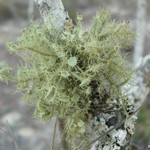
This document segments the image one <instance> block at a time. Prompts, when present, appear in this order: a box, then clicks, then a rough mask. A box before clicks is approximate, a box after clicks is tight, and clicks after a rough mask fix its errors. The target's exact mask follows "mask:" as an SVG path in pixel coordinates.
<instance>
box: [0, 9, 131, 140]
mask: <svg viewBox="0 0 150 150" xmlns="http://www.w3.org/2000/svg"><path fill="white" fill-rule="evenodd" d="M76 23H77V25H76V26H75V27H74V30H73V31H71V32H69V31H67V30H64V31H63V32H62V33H59V32H57V31H56V30H55V29H51V30H48V29H47V28H46V26H45V25H37V24H34V23H32V24H31V25H30V26H29V27H27V28H26V29H24V30H23V32H22V34H21V36H20V37H19V38H18V40H17V41H16V42H14V43H9V44H8V47H9V50H10V51H13V52H15V53H17V54H18V55H20V56H21V57H22V58H23V60H25V63H23V64H24V65H19V66H18V68H17V71H16V72H15V73H12V68H9V67H2V66H1V69H0V80H3V81H8V80H13V81H15V82H16V85H17V91H21V92H22V93H23V96H24V99H26V100H28V101H29V102H34V103H35V105H36V108H35V116H36V117H38V118H41V119H50V118H51V117H52V116H57V117H58V118H61V119H65V120H66V131H67V136H68V137H67V138H68V139H69V140H70V141H74V139H75V138H77V137H82V136H86V126H87V124H88V120H89V119H90V118H92V117H94V116H96V115H98V114H99V113H101V112H103V111H104V110H106V109H107V104H108V103H111V101H113V100H114V99H116V100H118V99H122V101H125V98H126V97H125V96H124V95H122V92H121V87H122V86H123V85H124V84H126V83H127V82H128V80H129V78H130V76H131V74H132V71H131V70H130V69H129V66H127V65H126V63H125V60H124V59H123V58H122V56H121V54H120V50H121V49H122V48H124V47H126V46H129V45H130V44H132V42H133V39H134V33H133V32H131V31H130V29H129V28H128V25H127V24H126V23H124V22H123V23H116V22H115V21H111V20H110V14H109V13H108V12H107V11H104V10H103V11H101V12H98V13H97V14H96V16H95V17H94V18H93V24H92V26H91V28H89V29H88V30H84V29H83V26H82V22H81V18H80V17H79V16H78V17H77V20H76ZM123 98H124V99H123Z"/></svg>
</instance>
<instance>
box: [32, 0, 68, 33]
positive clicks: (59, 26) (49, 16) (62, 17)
mask: <svg viewBox="0 0 150 150" xmlns="http://www.w3.org/2000/svg"><path fill="white" fill-rule="evenodd" d="M35 4H36V5H37V7H38V8H39V10H40V13H41V16H42V19H43V21H44V23H45V25H46V26H47V28H48V29H51V28H53V27H54V28H55V29H56V30H58V31H62V30H63V27H64V24H65V23H66V22H67V21H68V19H69V16H68V14H67V12H65V9H64V6H63V3H62V1H61V0H35Z"/></svg>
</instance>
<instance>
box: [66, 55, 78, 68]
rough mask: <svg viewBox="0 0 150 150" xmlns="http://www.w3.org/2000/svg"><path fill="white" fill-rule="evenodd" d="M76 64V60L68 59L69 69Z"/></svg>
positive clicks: (73, 58)
mask: <svg viewBox="0 0 150 150" xmlns="http://www.w3.org/2000/svg"><path fill="white" fill-rule="evenodd" d="M76 64H77V58H76V57H70V58H69V59H68V65H69V66H71V67H74V66H75V65H76Z"/></svg>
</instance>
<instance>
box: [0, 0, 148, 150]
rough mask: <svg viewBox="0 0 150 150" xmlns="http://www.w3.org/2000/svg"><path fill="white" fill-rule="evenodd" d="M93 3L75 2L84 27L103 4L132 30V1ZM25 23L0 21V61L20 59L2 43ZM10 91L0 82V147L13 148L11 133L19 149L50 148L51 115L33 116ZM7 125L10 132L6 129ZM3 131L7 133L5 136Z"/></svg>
mask: <svg viewBox="0 0 150 150" xmlns="http://www.w3.org/2000/svg"><path fill="white" fill-rule="evenodd" d="M66 1H67V0H66ZM94 2H95V3H94V4H93V3H90V1H88V2H86V1H85V2H84V1H83V2H82V3H81V1H80V3H79V4H78V5H77V10H78V12H80V14H82V15H84V17H85V19H84V20H85V26H87V27H88V26H89V25H90V23H89V20H90V19H91V18H92V16H93V15H94V14H95V12H96V10H98V9H99V8H100V7H104V8H108V9H109V10H110V11H111V12H112V17H113V18H114V19H116V20H118V21H123V20H127V21H129V25H130V27H131V28H132V29H133V30H135V23H136V22H135V20H136V4H135V2H134V1H133V0H131V1H128V2H125V1H123V2H121V1H120V2H119V0H114V1H113V2H112V1H110V0H106V1H104V0H103V1H101V3H100V4H101V5H100V4H99V3H98V2H97V1H96V0H95V1H94ZM129 2H130V3H129ZM70 8H71V7H70ZM68 10H69V9H68ZM71 10H74V9H73V8H72V9H70V10H69V12H71ZM74 11H75V10H74ZM149 19H150V18H149V16H148V15H147V27H146V31H147V32H146V33H147V35H146V40H145V54H147V53H150V50H149V47H150V42H149V39H150V35H149V34H148V33H149V32H150V20H149ZM25 26H27V22H26V21H23V20H18V21H15V20H13V19H12V18H11V19H9V20H7V19H5V21H1V22H0V63H7V64H9V65H10V66H13V67H16V65H17V63H18V62H19V60H20V59H19V58H18V56H16V55H15V54H10V53H9V52H8V50H7V48H6V47H5V46H6V43H7V42H8V41H13V40H15V39H16V38H17V36H18V35H19V34H20V30H21V29H22V28H23V27H25ZM14 92H15V84H14V83H11V82H9V83H8V84H5V83H3V82H0V150H16V147H15V142H14V140H12V138H10V137H9V135H11V133H13V135H14V136H15V138H16V141H17V143H18V144H19V145H21V147H22V150H50V149H51V142H52V136H53V129H54V128H53V127H54V122H55V118H53V119H52V121H49V122H46V123H45V122H42V121H39V120H37V119H35V118H33V112H34V106H31V105H29V104H27V103H26V102H25V101H24V100H22V98H21V94H20V93H15V94H14ZM7 122H8V123H7ZM9 128H10V129H11V131H9ZM3 130H4V131H6V132H7V134H9V135H6V133H5V132H4V131H3ZM59 136H60V134H59V132H57V133H56V137H57V139H56V141H57V144H56V145H59V144H58V142H59Z"/></svg>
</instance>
